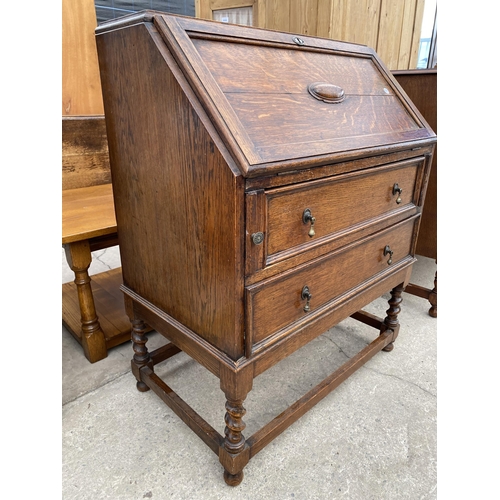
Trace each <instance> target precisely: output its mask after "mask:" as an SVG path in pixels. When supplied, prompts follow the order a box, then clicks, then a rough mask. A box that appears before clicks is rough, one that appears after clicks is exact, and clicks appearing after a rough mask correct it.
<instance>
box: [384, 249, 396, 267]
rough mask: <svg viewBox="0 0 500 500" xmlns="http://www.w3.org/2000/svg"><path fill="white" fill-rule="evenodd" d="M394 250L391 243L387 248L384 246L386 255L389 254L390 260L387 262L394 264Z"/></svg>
mask: <svg viewBox="0 0 500 500" xmlns="http://www.w3.org/2000/svg"><path fill="white" fill-rule="evenodd" d="M393 253H394V252H393V251H392V250H391V247H390V246H389V245H386V246H385V248H384V257H385V256H387V255H388V256H389V260H388V261H387V264H389V265H390V264H392V255H393Z"/></svg>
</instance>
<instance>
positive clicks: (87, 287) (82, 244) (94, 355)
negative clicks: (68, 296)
mask: <svg viewBox="0 0 500 500" xmlns="http://www.w3.org/2000/svg"><path fill="white" fill-rule="evenodd" d="M64 250H65V253H66V260H67V261H68V265H69V267H70V268H71V270H72V271H73V272H74V273H75V284H76V288H77V291H78V302H79V304H80V313H81V322H82V331H81V333H82V336H81V342H82V347H83V352H84V353H85V356H86V358H87V359H88V360H89V361H90V362H91V363H94V362H96V361H99V360H101V359H104V358H105V357H107V355H108V351H107V348H106V339H105V336H104V332H103V331H102V329H101V325H100V324H99V319H98V317H97V314H96V310H95V305H94V296H93V295H92V286H91V284H90V281H91V279H90V276H89V273H88V269H89V266H90V263H91V262H92V254H91V253H90V246H89V242H88V241H78V242H74V243H69V244H67V245H64Z"/></svg>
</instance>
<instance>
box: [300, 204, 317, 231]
mask: <svg viewBox="0 0 500 500" xmlns="http://www.w3.org/2000/svg"><path fill="white" fill-rule="evenodd" d="M302 222H303V223H304V224H307V223H309V222H310V223H311V229H309V232H308V233H307V234H308V235H309V237H311V238H312V237H313V236H314V235H315V234H316V232H315V231H314V223H315V222H316V217H313V215H312V213H311V210H310V209H309V208H306V209H305V210H304V213H303V214H302Z"/></svg>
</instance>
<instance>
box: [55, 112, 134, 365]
mask: <svg viewBox="0 0 500 500" xmlns="http://www.w3.org/2000/svg"><path fill="white" fill-rule="evenodd" d="M62 125H63V126H62V132H63V137H62V138H63V162H62V163H63V165H62V167H63V168H62V174H63V175H62V181H63V189H62V245H63V248H64V250H65V253H66V260H67V261H68V264H69V266H70V268H71V269H72V271H73V272H74V273H75V280H74V281H73V282H70V283H64V284H63V285H62V322H63V325H64V326H65V327H66V328H67V329H68V331H69V332H70V333H71V334H72V335H73V337H74V338H75V339H76V340H77V341H78V342H79V343H80V344H81V345H82V347H83V351H84V353H85V356H86V357H87V359H88V360H89V361H90V362H91V363H95V362H96V361H99V360H101V359H103V358H105V357H107V355H108V349H110V348H111V347H114V346H116V345H119V344H122V343H124V342H127V341H129V340H130V330H131V327H130V320H129V318H128V316H127V314H126V312H125V305H124V300H123V294H122V292H121V291H120V285H121V284H122V273H121V268H120V267H119V268H116V269H112V270H110V271H106V272H103V273H99V274H94V275H93V276H92V278H91V277H90V276H89V274H88V269H89V267H90V264H91V262H92V252H94V251H97V250H102V249H104V248H109V247H112V246H116V245H118V233H117V228H116V218H115V207H114V202H113V191H112V185H111V173H110V170H109V155H108V148H107V138H106V129H105V123H104V116H102V115H99V116H85V117H63V120H62Z"/></svg>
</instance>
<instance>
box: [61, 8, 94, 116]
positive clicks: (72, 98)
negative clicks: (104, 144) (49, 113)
mask: <svg viewBox="0 0 500 500" xmlns="http://www.w3.org/2000/svg"><path fill="white" fill-rule="evenodd" d="M96 25H97V19H96V12H95V4H94V0H78V1H74V0H63V2H62V115H63V116H65V115H74V116H82V115H97V114H101V115H102V113H103V103H102V94H101V87H100V78H99V67H98V63H97V51H96V46H95V38H94V30H95V28H96Z"/></svg>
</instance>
